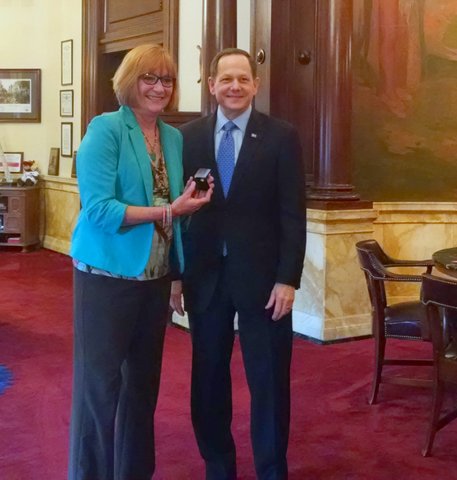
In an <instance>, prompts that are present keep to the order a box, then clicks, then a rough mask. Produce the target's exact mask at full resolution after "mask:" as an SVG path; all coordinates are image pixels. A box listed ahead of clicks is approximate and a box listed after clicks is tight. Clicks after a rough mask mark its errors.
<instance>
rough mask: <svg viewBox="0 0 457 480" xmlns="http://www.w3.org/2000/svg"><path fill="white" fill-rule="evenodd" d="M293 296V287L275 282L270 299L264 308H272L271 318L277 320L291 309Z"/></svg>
mask: <svg viewBox="0 0 457 480" xmlns="http://www.w3.org/2000/svg"><path fill="white" fill-rule="evenodd" d="M294 298H295V288H294V287H292V286H291V285H285V284H284V283H275V285H274V287H273V290H272V291H271V294H270V299H269V300H268V303H267V304H266V306H265V309H266V310H267V309H269V308H273V306H274V310H273V315H272V316H271V318H272V319H273V320H275V321H276V320H279V319H280V318H282V317H283V316H284V315H286V314H288V313H289V312H290V311H291V310H292V305H293V303H294Z"/></svg>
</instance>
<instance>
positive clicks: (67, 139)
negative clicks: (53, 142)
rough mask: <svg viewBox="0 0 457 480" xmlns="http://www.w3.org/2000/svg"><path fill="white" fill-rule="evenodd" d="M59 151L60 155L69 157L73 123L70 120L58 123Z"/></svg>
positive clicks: (71, 152)
mask: <svg viewBox="0 0 457 480" xmlns="http://www.w3.org/2000/svg"><path fill="white" fill-rule="evenodd" d="M60 151H61V154H62V157H71V156H72V154H73V124H72V123H71V122H62V123H61V124H60Z"/></svg>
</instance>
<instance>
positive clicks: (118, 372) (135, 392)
mask: <svg viewBox="0 0 457 480" xmlns="http://www.w3.org/2000/svg"><path fill="white" fill-rule="evenodd" d="M169 295H170V280H169V279H168V278H163V279H158V280H150V281H143V282H139V281H131V280H122V279H116V278H111V277H106V276H102V275H93V274H89V273H84V272H81V271H79V270H76V269H75V270H74V370H73V405H72V417H71V428H70V462H69V473H68V478H69V480H113V479H114V480H132V479H135V480H150V478H151V476H152V474H153V472H154V467H155V456H154V411H155V407H156V403H157V395H158V391H159V383H160V371H161V364H162V352H163V342H164V335H165V327H166V321H167V311H168V301H169Z"/></svg>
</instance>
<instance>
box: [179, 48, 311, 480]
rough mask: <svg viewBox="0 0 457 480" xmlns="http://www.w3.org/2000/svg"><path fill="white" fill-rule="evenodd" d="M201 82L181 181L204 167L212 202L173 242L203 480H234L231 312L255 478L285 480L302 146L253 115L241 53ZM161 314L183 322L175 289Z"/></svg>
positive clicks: (284, 129) (253, 83)
mask: <svg viewBox="0 0 457 480" xmlns="http://www.w3.org/2000/svg"><path fill="white" fill-rule="evenodd" d="M210 75H211V76H210V78H209V89H210V92H211V94H212V95H214V96H215V98H216V100H217V103H218V109H217V112H216V114H214V115H210V116H208V117H206V118H202V119H198V120H196V121H194V122H191V123H189V124H187V125H184V126H183V127H182V133H183V136H184V151H183V162H184V176H185V179H186V180H187V179H188V178H189V177H190V176H193V175H194V174H195V172H196V171H197V170H198V169H199V168H209V169H211V172H212V176H213V177H214V183H215V188H214V193H213V200H212V202H211V203H210V204H208V205H206V206H205V207H203V208H202V209H201V210H200V211H199V212H198V213H196V214H194V215H192V217H191V218H190V219H188V223H187V228H186V231H185V232H183V246H184V255H185V265H186V266H185V272H184V275H183V280H182V284H183V291H184V300H185V306H186V310H187V312H188V315H189V323H190V328H191V334H192V346H193V358H192V398H191V406H192V422H193V426H194V431H195V435H196V438H197V442H198V446H199V448H200V453H201V455H202V457H203V458H204V460H205V462H206V478H207V480H229V479H235V478H236V461H235V445H234V441H233V438H232V434H231V431H230V424H231V419H232V400H231V379H230V358H231V354H232V347H233V341H234V326H233V322H234V317H235V313H238V328H239V338H240V343H241V349H242V353H243V360H244V366H245V370H246V376H247V381H248V385H249V389H250V393H251V438H252V446H253V451H254V460H255V467H256V472H257V476H258V478H259V479H262V480H273V479H275V480H276V479H278V480H279V479H286V478H287V460H286V452H287V444H288V435H289V417H290V360H291V351H292V315H291V309H292V303H293V301H294V295H295V289H296V288H299V286H300V278H301V272H302V268H303V259H304V253H305V239H306V225H305V223H306V217H305V191H304V187H305V176H304V167H303V163H302V159H301V147H300V142H299V138H298V135H297V132H296V130H295V129H294V128H293V127H292V126H290V125H289V124H287V123H286V122H283V121H281V120H277V119H273V118H271V117H268V116H266V115H264V114H261V113H259V112H257V111H256V110H255V109H253V108H252V106H251V103H252V100H253V98H254V96H255V94H256V93H257V88H258V85H259V79H258V78H257V77H256V65H255V63H254V62H253V61H252V59H251V58H250V56H249V54H248V53H247V52H245V51H243V50H239V49H226V50H224V51H222V52H220V53H219V54H218V55H216V57H215V58H214V59H213V61H212V63H211V67H210ZM228 121H231V122H233V124H234V125H231V126H230V127H227V126H225V124H226V123H227V122H228ZM230 157H231V160H230ZM230 163H231V167H230ZM233 167H234V171H230V170H233ZM230 177H232V178H231V179H230ZM171 306H172V307H173V308H174V310H176V311H177V312H178V313H180V314H181V315H183V314H184V312H183V308H182V305H181V281H177V282H174V284H173V287H172V298H171Z"/></svg>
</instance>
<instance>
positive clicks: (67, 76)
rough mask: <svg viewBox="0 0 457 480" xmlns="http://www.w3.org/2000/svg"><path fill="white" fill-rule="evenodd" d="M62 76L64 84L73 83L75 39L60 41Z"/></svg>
mask: <svg viewBox="0 0 457 480" xmlns="http://www.w3.org/2000/svg"><path fill="white" fill-rule="evenodd" d="M60 77H61V84H62V85H72V84H73V40H64V41H62V42H60Z"/></svg>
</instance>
